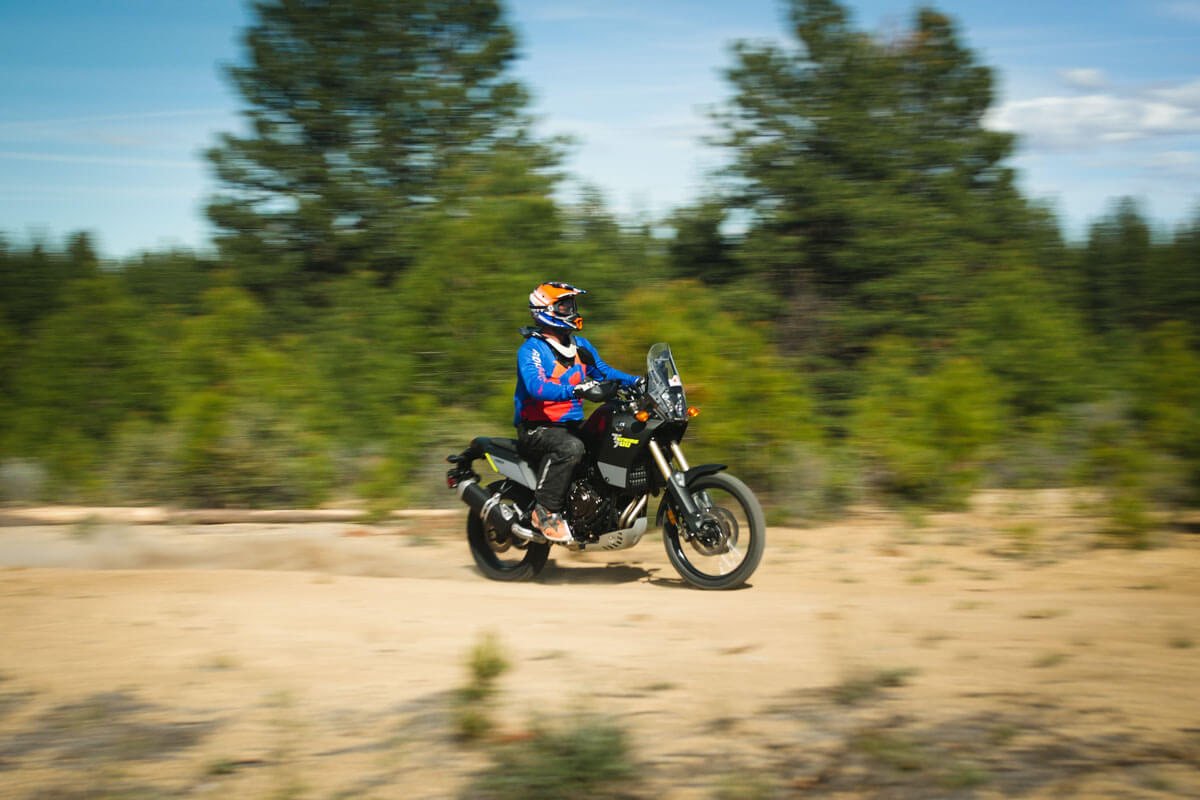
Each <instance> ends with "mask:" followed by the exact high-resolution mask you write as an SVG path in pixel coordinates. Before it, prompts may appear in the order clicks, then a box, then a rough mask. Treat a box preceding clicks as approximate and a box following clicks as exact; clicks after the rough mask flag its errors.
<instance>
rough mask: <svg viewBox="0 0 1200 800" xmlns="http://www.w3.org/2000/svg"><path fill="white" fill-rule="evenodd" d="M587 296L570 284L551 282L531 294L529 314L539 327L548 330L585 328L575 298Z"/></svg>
mask: <svg viewBox="0 0 1200 800" xmlns="http://www.w3.org/2000/svg"><path fill="white" fill-rule="evenodd" d="M580 294H587V292H585V291H584V290H583V289H579V288H576V287H574V286H572V285H570V284H569V283H559V282H558V281H550V282H548V283H543V284H542V285H540V286H538V287H537V288H536V289H534V290H533V291H532V292H530V293H529V313H530V315H531V316H532V317H533V321H534V322H536V323H537V324H538V325H545V326H546V327H548V328H567V329H568V330H573V331H575V330H580V329H581V328H583V317H581V316H580V315H579V308H578V307H577V306H576V305H575V296H576V295H580Z"/></svg>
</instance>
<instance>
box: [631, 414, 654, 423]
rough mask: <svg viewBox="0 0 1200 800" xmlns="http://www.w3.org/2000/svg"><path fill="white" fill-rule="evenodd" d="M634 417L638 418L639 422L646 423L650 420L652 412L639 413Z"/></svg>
mask: <svg viewBox="0 0 1200 800" xmlns="http://www.w3.org/2000/svg"><path fill="white" fill-rule="evenodd" d="M634 416H635V417H637V420H638V422H645V421H646V420H648V419H650V412H649V411H639V412H637V413H636V414H634Z"/></svg>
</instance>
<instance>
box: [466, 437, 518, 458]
mask: <svg viewBox="0 0 1200 800" xmlns="http://www.w3.org/2000/svg"><path fill="white" fill-rule="evenodd" d="M475 441H477V442H478V443H479V446H480V448H482V449H483V451H484V452H485V453H497V454H498V455H502V456H504V455H507V456H509V457H511V458H512V459H513V460H516V459H518V458H520V449H519V447H518V445H517V440H516V439H505V438H502V437H500V436H480V437H479V438H478V439H476V440H475ZM497 451H498V452H497ZM505 451H507V452H505Z"/></svg>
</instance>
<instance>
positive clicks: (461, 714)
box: [453, 633, 509, 741]
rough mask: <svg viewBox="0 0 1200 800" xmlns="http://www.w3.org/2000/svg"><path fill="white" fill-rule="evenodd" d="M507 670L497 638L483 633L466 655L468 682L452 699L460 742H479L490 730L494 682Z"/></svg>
mask: <svg viewBox="0 0 1200 800" xmlns="http://www.w3.org/2000/svg"><path fill="white" fill-rule="evenodd" d="M508 668H509V663H508V659H507V658H505V655H504V651H503V649H502V648H501V646H500V641H499V639H498V638H497V637H496V635H495V634H493V633H488V634H484V635H483V636H482V637H481V638H480V640H479V641H478V642H477V643H476V645H475V647H473V648H472V649H471V652H470V654H469V655H468V656H467V669H468V671H469V672H470V674H471V677H470V680H469V681H468V683H467V684H466V685H465V686H462V687H461V688H459V689H458V691H457V692H456V693H455V697H454V709H453V715H454V722H455V727H456V729H457V732H458V737H459V738H460V739H462V740H463V741H475V740H478V739H481V738H483V737H484V736H486V735H487V734H488V733H489V732H490V731H491V729H492V718H491V710H490V708H489V703H490V701H491V698H492V696H493V695H494V694H495V692H496V685H495V684H496V679H498V678H499V677H500V676H501V675H503V674H504V673H505V672H506V671H507V670H508Z"/></svg>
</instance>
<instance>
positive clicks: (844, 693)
mask: <svg viewBox="0 0 1200 800" xmlns="http://www.w3.org/2000/svg"><path fill="white" fill-rule="evenodd" d="M915 674H916V670H913V669H888V670H879V671H877V672H873V673H871V674H867V675H855V676H852V677H850V678H847V679H846V680H844V681H842V682H841V683H839V684H838V685H837V686H834V687H833V699H834V701H835V702H837V703H838V704H840V705H844V706H852V705H855V704H856V703H859V702H862V701H863V700H866V699H868V698H871V697H874V696H875V695H876V694H878V693H879V690H880V689H884V688H893V687H896V686H903V685H904V684H905V683H906V682H907V681H908V679H909V678H910V677H912V676H913V675H915Z"/></svg>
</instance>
